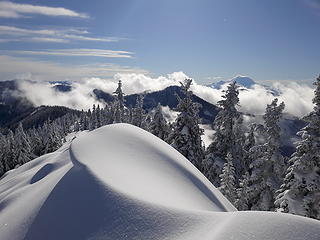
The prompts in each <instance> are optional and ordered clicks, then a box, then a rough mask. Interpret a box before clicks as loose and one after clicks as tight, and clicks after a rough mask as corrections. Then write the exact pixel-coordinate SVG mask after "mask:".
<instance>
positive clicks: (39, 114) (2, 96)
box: [0, 80, 77, 129]
mask: <svg viewBox="0 0 320 240" xmlns="http://www.w3.org/2000/svg"><path fill="white" fill-rule="evenodd" d="M63 86H64V85H63ZM63 88H64V87H63ZM63 88H62V89H63ZM62 89H60V88H59V89H57V90H58V91H62ZM69 112H77V111H76V110H73V109H70V108H67V107H62V106H40V107H36V106H34V105H33V104H32V103H31V102H30V101H28V99H27V98H25V97H24V95H23V93H22V92H21V91H19V88H18V86H17V81H16V80H11V81H0V116H1V117H0V129H1V128H4V129H5V128H10V129H14V128H15V127H16V126H17V125H18V124H19V122H22V124H23V126H24V128H26V129H27V128H31V127H37V126H40V125H42V124H43V123H44V122H45V121H46V120H47V119H49V118H50V119H51V120H54V119H56V118H59V117H61V116H63V115H65V114H67V113H69Z"/></svg>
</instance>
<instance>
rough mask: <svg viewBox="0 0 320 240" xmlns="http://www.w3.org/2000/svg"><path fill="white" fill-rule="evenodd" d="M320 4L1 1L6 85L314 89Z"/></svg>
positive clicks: (0, 48) (295, 0) (0, 55)
mask: <svg viewBox="0 0 320 240" xmlns="http://www.w3.org/2000/svg"><path fill="white" fill-rule="evenodd" d="M319 26H320V1H319V0H281V1H279V0H268V1H258V0H243V1H238V0H233V1H231V0H161V1H154V0H91V1H79V0H68V1H58V0H55V1H52V0H48V1H46V0H42V1H39V0H38V1H26V0H25V1H11V2H8V1H0V80H5V79H10V78H16V77H24V78H35V79H37V78H38V79H39V80H65V79H71V80H73V79H78V78H81V77H102V78H110V77H112V75H113V74H115V73H117V72H121V73H123V72H124V73H126V72H137V73H145V74H149V75H152V76H158V75H165V74H168V73H172V72H175V71H183V72H185V73H186V74H187V75H188V76H190V77H193V78H194V79H195V80H196V81H197V82H199V83H203V84H207V83H210V82H212V81H216V80H218V79H228V78H231V77H233V76H235V75H237V74H241V75H248V76H250V77H252V78H253V79H255V80H257V81H270V80H279V81H288V80H290V81H291V80H292V81H312V80H313V79H314V78H315V77H316V76H317V75H318V74H319V73H320V27H319Z"/></svg>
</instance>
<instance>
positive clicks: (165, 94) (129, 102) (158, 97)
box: [93, 86, 219, 123]
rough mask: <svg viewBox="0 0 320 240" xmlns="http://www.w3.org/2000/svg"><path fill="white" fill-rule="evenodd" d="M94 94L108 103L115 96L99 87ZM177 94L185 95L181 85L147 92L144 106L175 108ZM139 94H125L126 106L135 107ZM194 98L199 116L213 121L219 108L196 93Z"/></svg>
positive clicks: (206, 120)
mask: <svg viewBox="0 0 320 240" xmlns="http://www.w3.org/2000/svg"><path fill="white" fill-rule="evenodd" d="M93 94H94V95H95V97H96V98H97V99H98V100H103V101H105V102H107V103H108V102H112V101H113V100H114V96H112V95H111V94H109V93H106V92H104V91H102V90H99V89H94V90H93ZM175 94H177V95H178V96H180V97H182V96H183V93H182V90H181V88H180V87H179V86H170V87H167V88H165V89H163V90H160V91H156V92H150V93H145V95H144V96H145V97H144V102H143V107H144V109H146V110H151V109H153V108H155V107H156V106H157V105H158V103H160V104H161V105H162V106H168V107H169V108H171V109H174V108H176V107H177V105H178V100H177V98H176V95H175ZM138 96H139V95H138V94H131V95H127V96H125V100H126V102H125V104H126V106H127V107H134V106H135V105H136V100H137V97H138ZM192 99H193V101H194V102H196V103H199V104H200V109H199V110H200V111H199V116H200V117H201V118H202V120H203V123H212V121H213V120H214V118H215V117H216V115H217V114H218V112H219V108H218V107H217V106H215V105H213V104H211V103H209V102H207V101H205V100H203V99H202V98H200V97H198V96H196V95H194V94H193V95H192Z"/></svg>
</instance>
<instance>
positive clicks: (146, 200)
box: [0, 124, 320, 240]
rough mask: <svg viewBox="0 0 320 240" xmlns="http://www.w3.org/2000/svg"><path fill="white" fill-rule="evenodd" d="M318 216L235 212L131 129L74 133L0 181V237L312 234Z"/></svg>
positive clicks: (155, 142)
mask: <svg viewBox="0 0 320 240" xmlns="http://www.w3.org/2000/svg"><path fill="white" fill-rule="evenodd" d="M319 229H320V224H319V222H318V221H315V220H311V219H307V218H303V217H297V216H293V215H289V214H280V213H265V212H237V211H236V210H235V208H234V207H233V206H232V205H231V204H230V203H229V202H228V201H227V200H226V199H225V198H224V197H223V196H222V195H221V193H220V192H219V191H218V190H217V189H215V187H214V186H212V185H211V184H210V183H209V182H208V180H207V179H206V178H205V177H204V176H203V175H202V174H201V173H200V172H199V171H198V170H197V169H196V168H194V167H193V166H192V165H191V164H190V163H189V161H188V160H187V159H185V158H184V157H183V156H182V155H181V154H179V153H178V152H177V151H176V150H174V149H173V148H171V147H170V146H169V145H167V144H166V143H165V142H163V141H162V140H160V139H158V138H156V137H155V136H153V135H152V134H150V133H147V132H145V131H144V130H141V129H139V128H137V127H134V126H131V125H127V124H115V125H109V126H105V127H102V128H99V129H96V130H94V131H92V132H83V133H80V134H79V135H78V136H77V137H76V138H75V139H74V140H73V141H72V142H71V141H70V142H69V143H66V144H65V145H64V146H63V147H62V148H60V149H59V150H58V151H56V152H54V153H51V154H47V155H44V156H42V157H40V158H37V159H35V160H33V161H31V162H29V163H27V164H24V165H23V166H21V167H20V168H18V169H16V170H14V171H11V172H10V173H8V174H6V176H5V177H3V178H2V179H1V181H0V239H1V240H7V239H8V240H9V239H10V240H15V239H32V240H38V239H39V240H40V239H41V240H42V239H68V240H70V239H76V240H79V239H139V240H141V239H173V240H178V239H184V240H185V239H218V240H219V239H238V240H242V239H279V240H284V239H318V238H319Z"/></svg>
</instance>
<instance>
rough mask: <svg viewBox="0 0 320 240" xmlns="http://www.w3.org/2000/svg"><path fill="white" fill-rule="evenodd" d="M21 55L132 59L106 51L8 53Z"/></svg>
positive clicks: (124, 53) (74, 50) (66, 50)
mask: <svg viewBox="0 0 320 240" xmlns="http://www.w3.org/2000/svg"><path fill="white" fill-rule="evenodd" d="M10 52H11V53H15V54H23V55H47V56H50V55H52V56H77V57H79V56H83V57H104V58H132V54H133V53H132V52H127V51H115V50H107V49H83V48H80V49H52V50H51V49H48V50H44V51H10Z"/></svg>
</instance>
